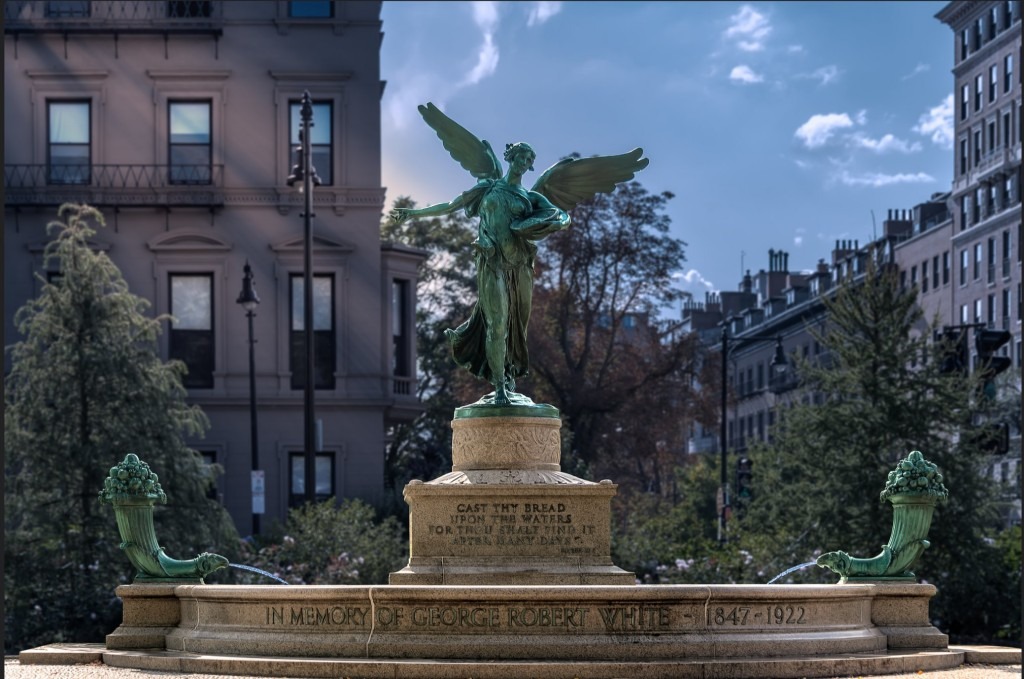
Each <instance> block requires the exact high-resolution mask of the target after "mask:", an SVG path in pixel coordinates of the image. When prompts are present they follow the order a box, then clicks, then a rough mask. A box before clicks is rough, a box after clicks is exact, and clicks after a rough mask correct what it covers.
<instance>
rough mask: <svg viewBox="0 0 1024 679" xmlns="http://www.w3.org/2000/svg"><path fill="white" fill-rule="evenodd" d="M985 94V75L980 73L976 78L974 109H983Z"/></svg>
mask: <svg viewBox="0 0 1024 679" xmlns="http://www.w3.org/2000/svg"><path fill="white" fill-rule="evenodd" d="M984 96H985V76H983V75H978V77H976V78H975V79H974V110H975V112H977V111H980V110H981V103H982V97H984Z"/></svg>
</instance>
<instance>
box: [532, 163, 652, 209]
mask: <svg viewBox="0 0 1024 679" xmlns="http://www.w3.org/2000/svg"><path fill="white" fill-rule="evenodd" d="M643 155H644V150H643V149H640V148H637V149H633V150H632V151H630V152H629V153H623V154H622V155H620V156H594V157H593V158H564V159H562V160H560V161H558V162H557V163H555V164H554V165H552V166H551V167H549V168H548V169H547V170H545V171H544V174H542V175H541V176H540V178H539V179H538V180H537V183H536V184H534V185H533V190H534V191H536V192H537V193H540V194H542V195H544V196H545V197H546V198H547V199H548V200H550V201H551V202H552V204H554V205H555V206H557V207H559V208H561V209H563V210H565V211H566V212H568V211H569V210H571V209H573V208H574V207H576V204H577V203H581V202H583V201H585V200H588V199H590V198H592V197H593V196H594V194H597V193H611V192H612V191H613V190H615V185H616V184H619V183H621V182H625V181H629V180H630V179H632V178H633V175H635V174H636V173H637V172H639V171H640V170H642V169H644V168H645V167H647V163H649V162H650V161H649V160H648V159H647V158H643V157H642V156H643Z"/></svg>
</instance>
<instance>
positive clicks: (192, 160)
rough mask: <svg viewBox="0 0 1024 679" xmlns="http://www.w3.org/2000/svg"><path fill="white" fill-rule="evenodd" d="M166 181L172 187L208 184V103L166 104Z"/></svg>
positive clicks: (209, 141)
mask: <svg viewBox="0 0 1024 679" xmlns="http://www.w3.org/2000/svg"><path fill="white" fill-rule="evenodd" d="M167 107H168V117H169V120H170V125H169V130H170V134H169V139H168V143H169V147H168V153H167V158H168V159H169V163H168V164H169V165H170V167H169V179H170V182H171V183H172V184H209V183H210V179H211V177H212V171H213V168H212V157H213V156H212V152H213V145H212V143H211V127H212V125H211V117H210V114H211V108H212V104H211V102H209V101H169V102H168V103H167Z"/></svg>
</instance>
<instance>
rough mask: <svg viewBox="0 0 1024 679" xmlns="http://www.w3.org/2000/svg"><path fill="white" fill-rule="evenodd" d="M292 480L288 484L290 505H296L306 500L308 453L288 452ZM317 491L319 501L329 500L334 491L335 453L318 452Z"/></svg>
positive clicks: (315, 479) (315, 481)
mask: <svg viewBox="0 0 1024 679" xmlns="http://www.w3.org/2000/svg"><path fill="white" fill-rule="evenodd" d="M288 463H289V468H290V471H291V481H290V482H289V486H288V506H290V507H296V506H298V505H301V504H302V503H303V502H305V501H306V455H305V453H302V452H292V453H289V454H288ZM314 484H315V491H316V499H317V501H321V502H322V501H323V500H328V499H330V498H332V497H334V496H335V492H334V453H317V454H316V471H315V478H314Z"/></svg>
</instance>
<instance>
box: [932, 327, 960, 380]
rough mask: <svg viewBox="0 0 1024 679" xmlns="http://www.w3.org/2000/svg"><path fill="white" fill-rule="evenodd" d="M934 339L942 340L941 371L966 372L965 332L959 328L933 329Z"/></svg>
mask: <svg viewBox="0 0 1024 679" xmlns="http://www.w3.org/2000/svg"><path fill="white" fill-rule="evenodd" d="M935 335H936V336H935V341H937V342H942V351H943V354H942V363H941V364H940V366H939V370H940V371H941V372H943V373H947V374H948V373H966V372H967V365H968V351H967V333H966V332H964V331H963V330H962V329H960V328H943V329H942V332H941V333H939V331H937V330H936V331H935Z"/></svg>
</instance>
